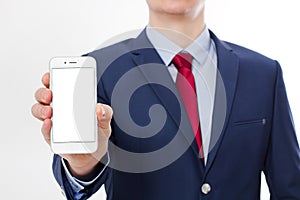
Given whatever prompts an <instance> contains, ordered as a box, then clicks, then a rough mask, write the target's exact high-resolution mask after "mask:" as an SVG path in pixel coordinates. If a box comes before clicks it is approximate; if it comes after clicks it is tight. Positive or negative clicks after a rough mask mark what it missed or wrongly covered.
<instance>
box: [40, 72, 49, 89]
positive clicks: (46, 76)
mask: <svg viewBox="0 0 300 200" xmlns="http://www.w3.org/2000/svg"><path fill="white" fill-rule="evenodd" d="M42 83H43V85H44V86H45V87H46V88H49V86H50V73H49V72H46V73H45V74H44V75H43V77H42Z"/></svg>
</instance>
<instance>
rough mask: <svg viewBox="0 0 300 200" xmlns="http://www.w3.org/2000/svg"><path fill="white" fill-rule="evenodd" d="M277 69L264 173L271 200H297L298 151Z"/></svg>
mask: <svg viewBox="0 0 300 200" xmlns="http://www.w3.org/2000/svg"><path fill="white" fill-rule="evenodd" d="M276 65H277V77H276V83H275V92H274V104H273V119H272V129H271V135H270V142H269V147H268V153H267V157H266V162H265V168H264V173H265V175H266V179H267V183H268V186H269V190H270V193H271V200H299V199H300V151H299V145H298V142H297V137H296V133H295V129H294V124H293V119H292V114H291V111H290V107H289V103H288V99H287V95H286V90H285V85H284V82H283V77H282V70H281V67H280V65H279V63H277V62H276Z"/></svg>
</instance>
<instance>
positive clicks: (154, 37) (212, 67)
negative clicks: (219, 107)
mask: <svg viewBox="0 0 300 200" xmlns="http://www.w3.org/2000/svg"><path fill="white" fill-rule="evenodd" d="M161 32H162V33H164V32H165V30H163V31H160V30H159V29H154V28H152V27H151V26H150V25H148V26H147V28H146V34H147V37H148V39H149V40H150V42H151V43H152V45H153V46H154V48H155V49H156V51H157V53H158V55H159V56H160V57H161V59H162V61H163V62H164V64H165V65H166V66H167V67H168V71H169V72H170V76H171V77H172V79H173V80H174V82H175V81H176V77H177V69H176V67H175V66H174V65H173V64H172V59H173V58H174V56H175V55H176V54H177V53H179V52H181V51H183V52H188V53H190V54H191V55H192V56H193V61H192V72H193V74H194V77H195V84H196V92H197V102H198V109H199V118H200V125H201V135H202V143H203V152H204V158H205V162H206V160H207V156H208V148H209V142H210V135H211V123H212V114H213V106H214V96H215V85H216V75H217V52H216V47H215V44H214V42H213V40H212V39H211V38H210V34H209V31H208V28H207V27H205V29H204V30H203V32H202V33H201V34H200V35H199V36H198V37H197V38H196V40H194V41H193V42H192V43H191V44H190V45H189V46H188V47H186V48H182V47H180V46H178V45H177V44H175V43H174V42H172V41H171V40H169V39H168V38H167V37H165V36H164V35H163V34H162V33H161ZM176 34H177V36H178V37H177V38H176V40H180V39H186V37H183V35H179V34H178V33H176ZM176 34H175V37H176ZM108 158H109V154H108ZM109 162H110V160H109V159H108V162H107V163H106V165H105V167H104V168H103V170H102V171H101V172H100V173H99V174H98V176H97V177H96V178H94V179H93V180H91V181H88V182H85V181H81V180H79V179H77V178H75V177H73V176H72V175H71V173H70V172H69V170H68V168H67V166H66V163H65V162H64V160H63V159H62V165H63V168H64V170H65V172H66V176H67V179H68V181H69V182H70V185H71V187H72V189H73V192H74V194H75V198H76V199H80V197H81V196H82V194H81V193H80V191H82V190H83V189H84V187H85V186H88V185H90V184H92V183H93V182H94V181H95V180H96V179H97V178H99V176H101V174H102V173H103V171H104V170H105V169H106V168H107V166H108V164H109Z"/></svg>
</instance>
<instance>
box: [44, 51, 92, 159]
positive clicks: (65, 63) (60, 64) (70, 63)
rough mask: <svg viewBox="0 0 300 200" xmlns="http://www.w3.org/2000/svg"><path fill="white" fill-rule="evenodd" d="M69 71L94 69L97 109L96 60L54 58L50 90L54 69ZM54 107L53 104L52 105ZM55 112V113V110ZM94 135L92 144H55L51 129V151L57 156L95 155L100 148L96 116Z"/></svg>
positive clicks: (88, 58) (86, 58)
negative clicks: (71, 69) (69, 69)
mask: <svg viewBox="0 0 300 200" xmlns="http://www.w3.org/2000/svg"><path fill="white" fill-rule="evenodd" d="M62 68H63V69H68V68H94V72H95V73H94V83H95V85H94V89H95V92H94V94H95V95H94V96H95V98H94V105H95V108H96V104H97V71H96V70H97V64H96V60H95V59H94V58H93V57H90V56H82V57H54V58H52V59H51V60H50V64H49V70H50V90H52V87H51V86H52V79H51V75H52V73H53V72H52V70H53V69H62ZM51 106H52V103H51ZM53 112H55V111H54V110H53ZM94 126H95V127H94V130H95V132H94V134H95V141H92V142H84V141H82V142H78V141H76V142H59V143H58V142H53V139H52V138H53V129H51V133H50V135H51V136H50V138H51V149H52V151H53V152H54V153H57V154H84V153H93V152H95V151H96V150H97V147H98V134H97V117H96V114H95V116H94Z"/></svg>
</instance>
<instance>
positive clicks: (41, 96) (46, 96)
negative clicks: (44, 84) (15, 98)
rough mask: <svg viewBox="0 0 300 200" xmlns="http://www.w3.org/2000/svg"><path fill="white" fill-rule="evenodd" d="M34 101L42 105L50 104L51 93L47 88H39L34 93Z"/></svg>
mask: <svg viewBox="0 0 300 200" xmlns="http://www.w3.org/2000/svg"><path fill="white" fill-rule="evenodd" d="M34 96H35V99H36V100H37V101H38V102H40V103H43V104H48V105H49V104H50V103H51V101H52V92H51V90H49V89H48V88H40V89H38V90H37V91H36V92H35V95H34Z"/></svg>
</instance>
